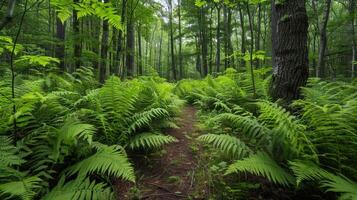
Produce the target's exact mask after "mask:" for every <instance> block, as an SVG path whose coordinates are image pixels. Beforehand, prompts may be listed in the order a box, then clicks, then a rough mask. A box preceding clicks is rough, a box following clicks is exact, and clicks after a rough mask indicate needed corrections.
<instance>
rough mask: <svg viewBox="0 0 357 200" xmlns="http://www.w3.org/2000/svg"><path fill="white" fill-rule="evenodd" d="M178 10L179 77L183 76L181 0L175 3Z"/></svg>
mask: <svg viewBox="0 0 357 200" xmlns="http://www.w3.org/2000/svg"><path fill="white" fill-rule="evenodd" d="M177 12H178V31H179V78H180V79H182V78H183V66H182V59H183V58H182V30H181V0H178V5H177Z"/></svg>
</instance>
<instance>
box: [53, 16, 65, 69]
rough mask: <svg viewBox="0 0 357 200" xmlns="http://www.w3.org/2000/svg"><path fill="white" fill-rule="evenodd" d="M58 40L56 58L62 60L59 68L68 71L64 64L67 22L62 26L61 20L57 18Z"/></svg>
mask: <svg viewBox="0 0 357 200" xmlns="http://www.w3.org/2000/svg"><path fill="white" fill-rule="evenodd" d="M56 27H57V28H56V29H57V30H56V38H57V40H58V43H57V45H56V53H55V54H56V57H57V58H58V59H60V61H61V62H60V64H59V67H60V69H61V71H62V72H65V71H66V66H65V63H64V56H65V38H66V22H65V23H64V24H62V22H61V20H60V19H59V18H58V17H57V18H56Z"/></svg>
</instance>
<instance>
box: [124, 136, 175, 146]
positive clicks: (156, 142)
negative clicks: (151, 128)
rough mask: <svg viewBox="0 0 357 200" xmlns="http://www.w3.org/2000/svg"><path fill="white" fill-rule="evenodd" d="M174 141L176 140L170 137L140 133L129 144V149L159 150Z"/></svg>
mask: <svg viewBox="0 0 357 200" xmlns="http://www.w3.org/2000/svg"><path fill="white" fill-rule="evenodd" d="M176 141H177V139H176V138H175V137H173V136H170V135H163V134H158V133H141V134H139V135H137V136H135V137H134V138H133V139H132V140H131V141H130V142H129V147H130V148H131V149H140V148H143V149H159V148H161V147H162V146H164V145H166V144H169V143H172V142H176Z"/></svg>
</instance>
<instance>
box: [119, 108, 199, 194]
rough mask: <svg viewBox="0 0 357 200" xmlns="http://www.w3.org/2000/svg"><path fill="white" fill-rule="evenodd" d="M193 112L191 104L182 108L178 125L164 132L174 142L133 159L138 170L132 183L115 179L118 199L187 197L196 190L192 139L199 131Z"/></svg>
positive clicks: (194, 149) (195, 150) (196, 160)
mask: <svg viewBox="0 0 357 200" xmlns="http://www.w3.org/2000/svg"><path fill="white" fill-rule="evenodd" d="M196 112H197V110H196V108H194V107H192V106H187V107H185V108H184V109H183V110H182V112H181V114H180V117H179V119H178V120H177V125H178V126H179V127H178V128H176V129H174V128H172V129H168V130H167V131H166V132H167V134H169V135H171V136H174V137H175V138H177V140H178V141H177V142H175V143H173V144H170V145H166V146H165V147H164V149H163V150H161V151H160V152H158V153H155V154H153V155H151V156H149V157H144V158H143V157H141V158H139V159H138V160H136V163H135V165H136V167H137V169H139V170H138V171H139V172H138V174H139V175H138V176H137V177H138V181H137V183H136V186H134V187H133V185H125V183H122V182H119V183H118V193H119V199H136V198H137V199H146V200H156V199H165V200H176V199H189V198H190V195H192V193H193V192H194V190H195V189H197V188H196V185H195V170H196V167H197V165H198V163H197V162H198V156H199V151H200V149H199V147H198V144H197V142H196V141H195V138H196V137H197V136H198V134H199V129H198V128H197V126H196V125H197V124H196V123H197V116H196ZM123 186H124V187H123ZM200 189H201V191H200V192H202V193H205V192H206V191H205V189H204V188H200Z"/></svg>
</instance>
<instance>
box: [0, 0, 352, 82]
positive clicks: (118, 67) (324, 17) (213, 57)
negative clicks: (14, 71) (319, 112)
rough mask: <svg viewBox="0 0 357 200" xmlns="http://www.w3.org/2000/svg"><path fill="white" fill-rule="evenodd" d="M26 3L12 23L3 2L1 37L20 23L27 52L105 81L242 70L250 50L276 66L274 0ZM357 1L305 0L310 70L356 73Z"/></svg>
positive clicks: (324, 74) (259, 62) (260, 62)
mask: <svg viewBox="0 0 357 200" xmlns="http://www.w3.org/2000/svg"><path fill="white" fill-rule="evenodd" d="M25 3H26V2H25V1H20V2H16V6H15V8H14V10H13V12H14V13H13V18H14V19H13V20H11V22H10V18H9V20H7V18H6V17H5V14H6V13H7V12H6V11H7V2H6V1H3V2H2V4H1V9H2V13H3V15H2V19H4V22H3V26H2V32H3V35H8V36H11V37H12V38H15V36H16V33H17V30H18V28H19V24H20V23H22V28H21V31H20V32H21V33H20V35H19V37H18V41H17V42H18V43H19V44H22V45H23V46H24V47H25V50H26V53H29V54H37V55H46V56H51V57H56V58H58V59H60V61H61V64H60V68H61V70H63V71H66V72H73V71H74V70H75V69H77V68H79V67H80V66H86V67H92V68H94V69H95V71H96V73H97V74H98V78H100V80H101V81H102V82H103V80H104V79H105V78H106V77H108V76H109V75H112V74H116V75H119V76H121V77H122V78H124V77H133V76H138V75H151V74H153V73H155V72H156V73H158V74H159V75H160V76H162V77H165V78H167V79H168V80H179V79H183V78H197V77H205V76H206V75H207V74H213V75H215V74H218V73H220V72H223V71H224V70H225V69H227V68H229V67H232V68H235V69H237V70H238V71H244V70H245V69H246V65H245V61H247V60H249V58H248V57H244V56H245V55H246V53H248V52H252V54H254V58H255V59H254V60H255V62H254V63H253V64H254V67H255V68H260V67H264V66H271V56H272V39H271V38H272V37H271V35H272V31H271V23H270V22H271V7H270V2H269V1H251V2H249V3H248V2H246V1H196V2H192V1H185V0H181V1H140V0H137V1H132V0H124V1H119V0H118V1H110V2H109V1H104V2H100V1H98V2H97V1H82V2H76V1H51V2H48V1H31V0H29V1H28V2H27V5H26V4H25ZM355 4H356V2H354V1H353V0H349V1H348V0H346V1H342V0H341V1H339V0H336V1H307V2H306V9H307V14H308V19H309V20H308V21H309V34H308V48H309V61H310V62H309V69H310V75H311V76H316V77H321V78H336V77H346V78H347V77H354V75H355V74H354V73H355V69H354V68H355V67H354V65H355V63H354V61H355V59H354V58H355V55H356V53H355V52H356V39H355V37H356V36H355V35H356V34H355V21H356V20H355V18H356V17H355V10H356V5H355ZM25 6H26V8H25ZM24 11H25V12H26V14H25V17H24V19H23V21H21V20H20V19H21V15H22V14H23V12H24ZM7 21H9V22H7ZM8 23H9V24H8ZM5 25H6V28H5V29H4V26H5ZM30 47H32V49H31V48H30ZM124 66H125V67H124Z"/></svg>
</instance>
